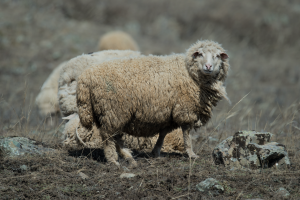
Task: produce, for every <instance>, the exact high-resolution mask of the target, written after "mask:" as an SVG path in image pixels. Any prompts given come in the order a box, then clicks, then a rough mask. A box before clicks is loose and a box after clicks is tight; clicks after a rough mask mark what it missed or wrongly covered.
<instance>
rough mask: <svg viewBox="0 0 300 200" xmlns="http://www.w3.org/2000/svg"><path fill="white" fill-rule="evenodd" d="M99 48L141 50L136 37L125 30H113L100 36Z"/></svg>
mask: <svg viewBox="0 0 300 200" xmlns="http://www.w3.org/2000/svg"><path fill="white" fill-rule="evenodd" d="M98 49H99V50H100V51H102V50H132V51H139V46H138V45H137V43H136V42H135V41H134V39H133V38H132V37H131V36H130V35H129V34H127V33H125V32H123V31H111V32H108V33H107V34H105V35H103V36H102V37H101V38H100V41H99V45H98Z"/></svg>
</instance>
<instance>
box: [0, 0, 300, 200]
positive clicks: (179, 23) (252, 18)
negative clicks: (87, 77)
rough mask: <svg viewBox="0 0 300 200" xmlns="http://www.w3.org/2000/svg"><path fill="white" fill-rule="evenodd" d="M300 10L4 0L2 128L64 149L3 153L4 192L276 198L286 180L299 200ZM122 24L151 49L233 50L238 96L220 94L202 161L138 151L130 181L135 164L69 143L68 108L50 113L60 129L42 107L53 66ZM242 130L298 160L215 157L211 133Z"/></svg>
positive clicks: (292, 3)
mask: <svg viewBox="0 0 300 200" xmlns="http://www.w3.org/2000/svg"><path fill="white" fill-rule="evenodd" d="M299 18H300V3H299V1H297V0H289V1H280V0H265V1H259V0H253V1H239V0H228V1H224V2H222V3H220V2H219V1H217V0H210V1H208V0H207V1H196V0H185V1H182V0H152V1H149V0H128V1H126V2H125V1H123V0H114V1H110V0H103V1H101V2H100V1H96V0H85V1H84V0H66V1H58V0H52V1H46V0H44V1H38V0H22V1H19V0H16V1H10V0H1V1H0V136H7V135H16V136H26V137H29V138H32V139H35V140H37V141H39V142H42V143H43V144H45V145H47V146H51V147H53V148H55V149H56V150H57V153H55V154H52V155H51V154H49V155H47V156H41V157H30V156H25V157H22V158H18V159H4V160H1V161H0V180H1V181H0V199H12V198H13V199H76V198H77V199H97V198H99V199H101V198H104V199H115V198H120V199H143V198H144V199H212V198H215V199H253V198H261V199H276V198H279V196H277V195H276V191H277V190H278V189H279V188H280V187H284V188H285V189H287V190H288V191H289V192H290V194H291V196H290V197H289V198H290V199H300V195H299V194H300V189H299V188H300V187H299V185H300V178H299V177H300V174H299V173H300V171H299V165H300V160H299V156H300V138H299V135H300V133H299V132H300V101H299V97H300V68H299V58H298V57H299V55H298V54H299V52H300V37H299V35H300V27H299ZM112 30H124V31H126V32H128V33H129V34H131V35H132V36H133V38H134V39H135V40H136V41H137V43H138V44H139V46H140V49H141V52H142V53H143V54H145V55H148V54H158V55H165V54H170V53H172V52H175V53H183V52H185V50H186V49H187V48H188V47H189V45H191V44H192V43H194V42H196V41H197V40H198V39H210V40H214V41H217V42H219V43H221V44H222V45H223V47H224V48H225V49H226V50H227V53H228V55H229V57H230V63H231V71H230V75H229V77H228V79H227V82H226V87H227V92H228V96H229V98H230V99H231V102H232V104H231V105H230V104H228V103H227V102H226V101H222V102H220V103H219V104H218V106H217V107H216V108H215V109H214V111H213V113H214V115H213V118H212V119H211V121H210V122H209V123H208V124H207V125H206V126H205V127H203V128H201V130H200V131H199V132H198V133H197V134H198V135H199V138H198V139H196V141H194V142H195V144H196V145H195V151H196V152H197V153H198V155H199V156H200V158H199V159H197V160H196V161H195V162H194V161H192V162H190V160H189V159H188V158H187V156H186V155H185V154H175V153H174V154H167V153H164V154H163V156H162V157H160V158H157V159H154V158H152V157H149V156H148V155H147V154H146V153H143V152H137V151H135V152H134V155H135V158H136V159H137V161H138V167H137V168H136V169H129V170H130V171H129V172H130V173H134V174H136V176H135V177H133V178H130V179H121V178H120V177H119V176H120V174H121V173H123V171H126V168H123V167H122V168H121V169H118V168H116V167H115V166H112V165H109V164H108V163H106V161H105V159H104V156H103V152H102V151H101V150H94V151H93V150H89V149H85V150H78V151H68V150H66V149H62V148H61V144H60V143H61V140H60V137H59V135H57V134H55V133H56V131H57V130H58V129H59V127H60V124H61V123H62V120H61V119H60V116H59V115H58V116H51V117H52V120H53V122H54V124H55V125H54V126H53V127H48V126H46V125H45V119H43V118H41V117H40V116H39V115H38V111H37V108H36V106H35V104H34V101H35V97H36V96H37V94H38V92H39V90H40V88H41V86H42V84H43V82H44V81H45V80H46V78H47V77H48V76H49V74H50V73H51V72H52V70H53V69H54V68H55V67H56V66H58V65H59V64H60V63H61V62H63V61H66V60H68V59H70V58H72V57H75V56H77V55H80V54H82V53H89V52H92V51H96V48H97V43H98V40H99V38H100V37H101V35H103V34H105V33H106V32H108V31H112ZM239 130H257V131H261V130H263V131H268V132H271V133H273V134H274V137H273V139H272V140H273V141H276V142H278V143H282V144H284V145H285V146H286V147H287V150H288V152H289V156H290V159H291V162H292V166H291V168H290V169H287V170H276V169H264V170H257V171H232V170H230V169H229V168H227V167H224V166H216V165H214V164H213V161H212V157H211V153H212V149H213V146H209V145H208V144H206V143H205V142H204V141H206V139H207V138H208V137H213V138H216V139H217V140H218V141H219V142H221V141H222V140H223V139H226V138H227V137H229V136H232V135H233V134H234V133H235V132H237V131H239ZM203 139H204V140H203ZM91 151H92V153H91ZM120 162H121V164H122V165H124V166H125V167H126V166H127V163H126V162H125V161H123V160H121V161H120ZM22 165H27V166H28V169H27V170H21V168H20V166H22ZM79 172H82V173H84V174H86V175H87V176H89V178H88V179H86V180H83V179H82V178H81V177H80V176H79V175H78V173H79ZM206 178H216V179H217V180H219V181H220V182H221V184H222V185H223V187H224V188H225V192H224V193H223V194H220V195H219V196H215V197H212V196H210V195H209V194H202V193H200V192H198V191H196V190H195V185H196V184H198V183H199V182H201V181H203V180H205V179H206Z"/></svg>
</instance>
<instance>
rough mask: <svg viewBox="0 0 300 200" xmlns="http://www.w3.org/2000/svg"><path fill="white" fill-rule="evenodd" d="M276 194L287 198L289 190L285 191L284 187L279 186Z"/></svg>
mask: <svg viewBox="0 0 300 200" xmlns="http://www.w3.org/2000/svg"><path fill="white" fill-rule="evenodd" d="M276 196H278V197H283V198H288V197H289V196H290V193H289V191H287V190H286V189H284V188H283V187H281V188H279V189H278V190H277V192H276Z"/></svg>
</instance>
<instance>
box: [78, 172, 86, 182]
mask: <svg viewBox="0 0 300 200" xmlns="http://www.w3.org/2000/svg"><path fill="white" fill-rule="evenodd" d="M78 175H79V176H80V177H81V178H82V179H83V180H86V179H88V178H89V177H88V175H86V174H85V173H82V172H79V173H78Z"/></svg>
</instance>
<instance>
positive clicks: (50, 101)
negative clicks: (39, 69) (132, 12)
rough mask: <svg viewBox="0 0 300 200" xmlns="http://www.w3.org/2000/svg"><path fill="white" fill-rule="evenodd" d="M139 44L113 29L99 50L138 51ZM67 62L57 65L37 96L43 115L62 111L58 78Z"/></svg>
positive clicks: (103, 38)
mask: <svg viewBox="0 0 300 200" xmlns="http://www.w3.org/2000/svg"><path fill="white" fill-rule="evenodd" d="M138 49H139V48H138V45H137V44H136V42H135V41H134V40H133V39H132V38H131V37H130V36H129V35H128V34H127V33H125V32H122V31H112V32H109V33H107V34H105V35H103V36H102V37H101V38H100V40H99V46H98V50H100V51H102V50H134V51H137V50H138ZM66 63H67V62H63V63H61V64H60V65H59V66H58V67H56V68H55V69H54V70H53V72H52V73H51V74H50V75H49V77H48V78H47V80H46V81H45V82H44V84H43V86H42V88H41V90H40V92H39V94H38V95H37V97H36V101H35V102H36V105H37V107H38V110H39V114H40V116H42V117H47V116H48V115H49V114H50V115H55V114H58V113H59V112H60V110H59V102H58V99H57V92H58V80H59V76H60V70H61V69H62V67H63V66H64V65H65V64H66Z"/></svg>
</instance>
